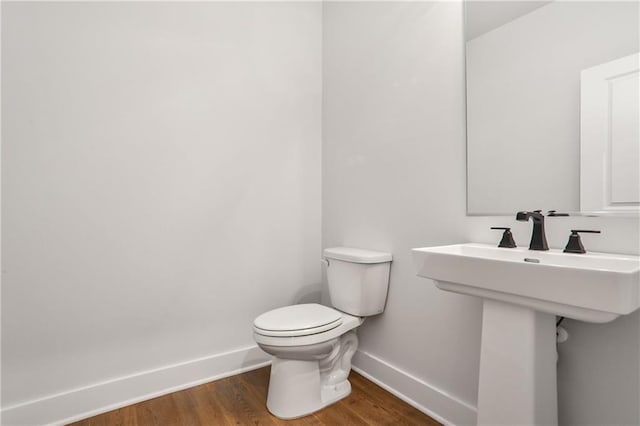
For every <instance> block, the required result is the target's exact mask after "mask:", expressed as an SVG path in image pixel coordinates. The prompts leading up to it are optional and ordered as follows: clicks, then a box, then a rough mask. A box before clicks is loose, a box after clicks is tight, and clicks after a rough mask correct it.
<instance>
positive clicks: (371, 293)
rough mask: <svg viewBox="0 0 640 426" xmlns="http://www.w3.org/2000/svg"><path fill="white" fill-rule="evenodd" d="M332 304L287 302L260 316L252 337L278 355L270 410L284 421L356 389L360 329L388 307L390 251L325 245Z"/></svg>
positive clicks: (301, 415)
mask: <svg viewBox="0 0 640 426" xmlns="http://www.w3.org/2000/svg"><path fill="white" fill-rule="evenodd" d="M323 257H324V261H325V263H326V265H327V281H328V284H329V296H330V298H331V305H332V306H333V308H331V307H327V306H323V305H319V304H316V303H309V304H301V305H292V306H286V307H283V308H278V309H274V310H272V311H269V312H266V313H264V314H262V315H260V316H259V317H257V318H256V319H255V321H254V323H253V337H254V339H255V341H256V343H257V344H258V346H260V348H262V350H264V351H265V352H267V353H268V354H270V355H272V356H273V359H272V364H271V377H270V378H269V391H268V394H267V408H268V409H269V411H270V412H271V413H272V414H273V415H274V416H276V417H278V418H281V419H295V418H298V417H303V416H306V415H309V414H311V413H313V412H315V411H318V410H320V409H322V408H324V407H326V406H328V405H330V404H333V403H334V402H337V401H339V400H341V399H342V398H345V397H347V396H348V395H349V394H350V393H351V384H350V383H349V381H348V380H347V378H348V377H349V372H350V371H351V357H352V356H353V354H354V353H355V351H356V349H357V348H358V337H357V335H356V328H357V327H358V326H360V325H361V324H362V323H363V322H364V320H365V317H368V316H373V315H377V314H380V313H382V311H384V307H385V303H386V300H387V290H388V288H389V269H390V265H391V254H389V253H383V252H378V251H371V250H363V249H356V248H348V247H335V248H328V249H325V250H324V252H323Z"/></svg>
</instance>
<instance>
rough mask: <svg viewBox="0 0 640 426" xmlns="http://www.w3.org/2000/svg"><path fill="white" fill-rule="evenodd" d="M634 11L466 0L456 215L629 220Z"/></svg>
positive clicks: (614, 4)
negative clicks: (550, 214) (461, 182)
mask: <svg viewBox="0 0 640 426" xmlns="http://www.w3.org/2000/svg"><path fill="white" fill-rule="evenodd" d="M639 14H640V10H639V3H638V2H635V1H466V2H465V44H466V79H467V213H468V214H469V215H512V214H513V213H514V212H516V211H518V210H536V209H542V210H544V211H547V210H557V211H560V212H571V213H574V214H575V213H584V214H611V215H637V213H638V209H639V206H640V175H639V173H638V169H639V166H640V149H639V146H640V142H639V131H638V128H639V127H640V121H639V118H638V116H639V115H640V111H639V109H638V103H639V99H638V98H639V90H640V89H639V86H638V76H639V75H640V73H639V71H638V70H639V68H640V66H639V64H638V62H639V60H638V51H639V50H640V46H639V45H640V36H639V31H640V25H639Z"/></svg>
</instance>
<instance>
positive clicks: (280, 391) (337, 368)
mask: <svg viewBox="0 0 640 426" xmlns="http://www.w3.org/2000/svg"><path fill="white" fill-rule="evenodd" d="M357 345H358V338H357V337H356V334H355V333H354V332H349V333H346V334H345V335H343V336H341V337H340V339H339V344H337V345H336V346H335V347H334V350H333V351H332V353H331V354H330V355H329V356H328V357H326V358H324V359H321V360H305V361H302V360H294V359H283V358H279V357H276V356H274V357H273V362H272V364H271V377H270V378H269V391H268V394H267V409H268V410H269V412H271V414H273V415H274V416H276V417H278V418H280V419H283V420H290V419H295V418H299V417H304V416H307V415H309V414H312V413H314V412H316V411H318V410H321V409H323V408H324V407H326V406H328V405H331V404H333V403H335V402H337V401H339V400H341V399H343V398H346V397H347V396H349V395H350V394H351V383H349V380H347V377H348V376H349V372H350V371H351V358H352V357H353V354H354V352H355V350H356V348H357Z"/></svg>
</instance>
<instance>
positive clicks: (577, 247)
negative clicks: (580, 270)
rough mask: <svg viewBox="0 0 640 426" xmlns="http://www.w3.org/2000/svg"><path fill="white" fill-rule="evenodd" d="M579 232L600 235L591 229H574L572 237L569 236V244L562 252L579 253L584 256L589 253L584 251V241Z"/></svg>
mask: <svg viewBox="0 0 640 426" xmlns="http://www.w3.org/2000/svg"><path fill="white" fill-rule="evenodd" d="M579 232H588V233H590V234H599V233H600V231H594V230H591V229H572V230H571V235H569V242H567V246H566V247H565V248H564V250H562V251H563V252H565V253H579V254H583V253H586V252H587V251H586V250H585V249H584V246H583V245H582V240H581V239H580V235H579V234H578V233H579Z"/></svg>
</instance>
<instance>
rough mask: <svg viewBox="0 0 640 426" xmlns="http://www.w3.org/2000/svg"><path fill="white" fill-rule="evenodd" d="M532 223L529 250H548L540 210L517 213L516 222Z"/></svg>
mask: <svg viewBox="0 0 640 426" xmlns="http://www.w3.org/2000/svg"><path fill="white" fill-rule="evenodd" d="M529 219H531V220H532V221H533V232H532V233H531V242H530V243H529V250H549V246H548V245H547V236H546V235H545V233H544V215H543V214H542V210H534V211H532V212H518V214H516V220H520V221H524V222H526V221H528V220H529Z"/></svg>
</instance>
